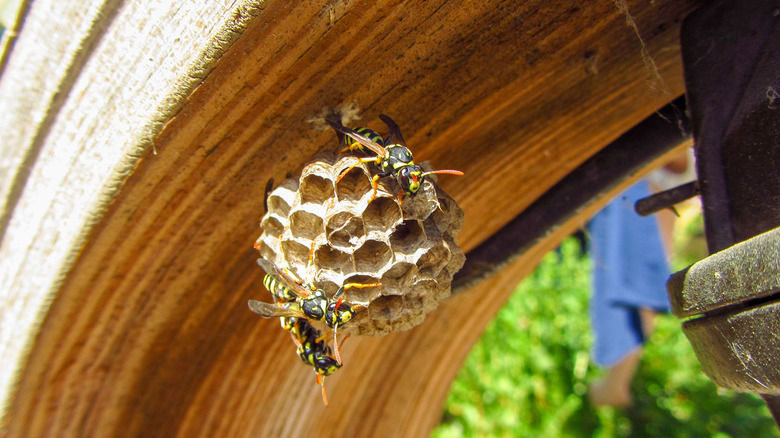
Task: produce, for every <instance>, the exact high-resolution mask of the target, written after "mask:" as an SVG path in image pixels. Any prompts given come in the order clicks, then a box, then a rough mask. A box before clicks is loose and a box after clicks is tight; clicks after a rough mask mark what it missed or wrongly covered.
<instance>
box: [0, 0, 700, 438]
mask: <svg viewBox="0 0 780 438" xmlns="http://www.w3.org/2000/svg"><path fill="white" fill-rule="evenodd" d="M83 3H84V2H70V3H63V2H57V6H56V7H54V5H53V4H48V3H47V2H43V1H41V2H34V3H33V5H32V6H31V8H30V11H29V13H28V18H27V21H26V23H27V24H26V25H25V26H24V27H23V28H22V29H21V33H20V36H19V38H18V40H17V41H16V42H15V44H14V45H13V46H12V50H13V52H12V53H11V54H10V57H9V58H8V62H7V64H6V66H5V69H4V71H3V72H2V73H3V75H2V77H0V105H2V108H3V113H2V115H0V117H2V120H3V125H4V126H6V127H8V129H9V134H8V135H4V137H5V138H3V139H2V140H1V141H2V142H3V143H2V147H1V148H0V150H2V153H3V157H4V160H5V159H6V158H5V157H14V158H13V160H9V161H5V162H4V163H3V164H4V166H3V167H2V168H1V169H0V170H2V174H0V176H2V179H0V181H2V183H3V185H2V186H1V187H0V188H2V189H3V190H2V196H3V197H4V205H5V211H6V212H7V213H6V214H5V215H4V218H5V219H4V222H3V224H2V225H3V229H2V231H3V241H2V246H0V261H1V262H0V263H2V276H1V277H0V290H1V291H2V293H3V295H2V297H0V299H2V304H3V310H2V320H1V321H2V332H3V333H2V342H3V346H2V348H3V350H2V354H3V357H2V358H3V361H4V362H5V366H6V368H4V369H3V373H4V374H3V383H4V384H5V385H9V382H10V372H7V371H6V370H7V369H8V366H9V364H11V366H14V365H18V366H19V371H18V382H15V384H14V385H12V386H6V388H5V390H6V395H9V396H10V398H9V404H8V407H7V413H6V415H5V417H4V418H5V419H4V423H3V428H4V430H3V432H5V433H6V434H7V435H9V436H41V435H58V436H90V435H100V436H106V435H125V436H148V435H160V436H172V435H181V436H193V435H200V436H244V435H247V436H291V435H301V434H305V433H312V434H314V433H315V432H316V433H317V434H318V435H333V436H339V435H353V434H354V435H367V434H369V433H372V432H373V433H376V434H378V435H402V434H403V435H407V436H408V435H426V434H427V433H428V431H429V430H430V428H431V427H433V426H434V425H435V424H436V422H437V421H438V419H439V416H440V413H441V402H442V400H443V398H444V396H445V395H446V391H447V389H448V388H449V384H450V382H451V380H452V378H453V376H454V375H455V373H456V372H457V370H458V368H459V367H460V364H461V362H462V359H463V357H464V356H465V354H466V353H467V352H468V350H469V348H470V346H471V344H472V343H473V341H474V340H475V339H476V337H477V336H478V334H479V333H480V332H481V330H482V328H483V327H484V325H485V323H486V322H487V321H488V320H489V319H490V317H491V316H492V315H493V314H494V313H495V311H496V310H497V309H498V308H499V307H500V306H501V304H502V303H503V301H504V300H505V298H506V296H507V294H508V291H509V290H510V289H511V288H512V286H513V285H514V284H515V283H516V282H517V281H518V280H519V279H520V277H522V275H524V274H525V273H527V272H528V270H529V269H530V268H531V267H532V266H533V264H535V262H536V261H537V260H538V259H539V257H540V255H541V254H542V253H543V251H544V250H546V249H549V248H551V247H552V246H553V244H554V242H555V241H556V240H557V239H559V238H560V236H561V235H562V233H563V232H565V231H566V230H568V229H571V226H573V224H574V223H572V224H570V226H568V227H563V228H562V229H561V230H559V232H558V233H557V234H556V235H554V236H551V237H550V238H548V239H547V240H545V241H544V242H543V243H542V244H540V245H539V246H538V247H536V248H534V249H533V250H532V251H530V252H529V253H528V254H527V255H526V256H524V257H522V258H521V259H520V260H518V261H517V262H515V263H514V264H513V265H512V266H511V267H510V268H508V269H507V270H506V271H505V272H504V273H503V274H501V275H500V276H498V277H495V278H494V279H491V280H489V281H488V282H485V283H482V284H481V285H479V286H477V287H475V288H474V289H473V290H472V291H470V292H467V293H464V294H462V295H460V296H458V297H455V298H453V299H451V300H450V301H449V302H447V303H446V304H444V305H442V306H441V308H440V310H438V311H437V312H436V313H435V316H434V317H433V318H431V320H430V321H427V322H426V323H425V324H424V325H423V326H420V327H418V328H416V329H414V330H412V331H409V332H405V333H399V334H394V335H390V336H387V337H384V338H377V339H373V338H366V339H353V340H350V341H349V342H348V344H347V345H346V347H345V350H344V354H343V355H344V360H345V366H344V368H343V369H342V370H340V371H339V372H338V373H336V374H335V375H334V376H332V377H329V378H328V379H327V387H328V390H329V397H330V399H331V406H330V407H329V408H327V409H325V408H324V407H323V406H321V400H320V399H319V388H318V387H317V386H316V385H315V384H314V376H313V375H312V373H311V371H310V370H308V369H307V368H305V367H303V366H302V365H301V364H300V361H299V359H297V358H296V357H295V355H294V354H293V352H292V345H291V342H290V340H289V339H288V338H287V336H286V335H284V333H282V332H281V331H280V330H279V328H278V324H277V323H276V322H275V321H265V320H261V319H259V318H256V317H255V315H253V314H252V313H251V312H249V311H248V310H247V308H246V301H247V299H250V298H259V297H263V296H265V295H263V294H265V292H264V290H263V287H262V286H261V281H260V280H261V274H262V271H261V270H260V269H259V268H257V267H256V265H255V264H254V259H255V257H256V253H255V251H254V250H253V249H252V243H253V242H254V240H255V238H256V237H257V235H258V234H259V230H258V228H257V222H258V218H259V217H260V215H261V214H262V197H263V189H264V187H265V182H266V181H267V180H268V178H270V177H274V178H276V179H277V180H280V179H281V178H282V177H283V176H284V175H285V173H287V172H288V171H289V172H293V173H294V172H296V171H297V170H298V169H299V168H300V166H301V165H302V163H303V162H304V161H305V160H306V159H307V158H308V157H309V156H311V155H312V154H313V153H315V152H316V151H318V150H321V149H322V148H325V147H332V146H333V139H334V136H333V134H332V132H320V131H316V130H314V129H313V128H312V125H311V124H310V123H308V122H307V121H308V120H309V119H311V118H312V117H314V116H316V115H317V114H318V113H320V111H321V110H322V109H323V108H333V107H340V106H343V105H345V104H354V105H355V106H356V107H357V108H358V109H359V110H360V115H361V116H362V120H361V123H363V124H368V125H370V126H376V114H378V113H379V112H384V113H387V114H390V115H392V116H393V117H394V118H395V119H396V121H398V122H399V124H400V125H401V127H402V129H403V130H404V134H405V137H406V139H407V141H408V143H409V144H410V146H411V147H412V149H413V150H414V151H415V156H416V158H417V159H418V160H426V159H430V160H432V162H433V163H434V165H435V166H437V167H446V168H457V169H461V170H464V171H465V172H466V174H467V176H466V177H461V178H458V177H446V176H445V177H442V178H441V179H440V181H441V183H442V186H443V187H444V188H445V189H446V190H447V191H448V192H449V193H450V194H451V195H452V196H453V197H454V198H455V199H457V200H458V201H459V202H460V204H461V206H462V207H463V208H464V210H465V212H466V225H465V227H464V229H463V231H462V233H461V235H460V238H459V243H460V244H461V246H462V247H463V248H464V249H465V250H468V249H470V248H473V247H474V246H475V245H477V244H478V243H479V242H481V241H482V240H484V239H485V238H486V237H487V236H489V235H490V234H491V233H492V232H494V231H495V230H497V229H498V228H500V227H501V226H502V225H503V224H505V223H506V222H507V221H508V220H509V219H511V218H512V217H513V216H515V215H516V214H517V213H518V212H520V211H522V210H523V208H525V207H526V206H527V205H529V204H530V203H531V202H533V200H534V199H536V198H537V197H538V196H539V195H541V194H542V193H544V191H545V190H546V189H547V188H549V187H551V186H552V185H553V184H555V182H557V181H558V180H559V179H560V178H561V177H563V176H564V175H566V174H567V173H568V172H569V171H571V170H572V169H573V168H575V167H576V166H577V165H578V164H579V163H581V162H582V161H584V160H585V159H586V158H587V157H589V156H590V155H592V154H593V153H595V152H596V151H598V150H599V149H600V148H602V147H603V146H604V145H606V144H607V143H608V142H609V141H611V140H613V139H614V138H616V137H617V136H618V135H619V134H621V133H622V132H624V131H625V130H627V129H628V128H630V127H631V126H633V125H634V124H636V123H637V122H639V121H640V120H642V119H643V118H644V117H646V116H647V115H648V114H650V113H652V112H653V111H655V110H656V109H657V108H659V107H661V106H662V105H663V104H665V103H666V102H668V101H669V100H671V99H672V98H673V97H675V96H677V95H679V94H680V93H681V92H682V91H683V85H682V72H681V63H680V56H679V46H678V41H677V39H678V35H677V32H678V27H679V22H680V20H681V18H682V17H683V16H684V15H685V14H687V13H688V12H689V11H690V10H692V9H693V8H694V7H695V6H696V4H697V3H698V2H697V1H693V0H690V1H672V0H657V1H655V2H653V3H652V4H650V3H647V2H630V3H629V4H628V5H627V6H628V11H630V13H631V16H632V19H633V23H635V25H636V28H637V29H638V30H639V32H640V33H641V36H642V39H643V40H642V42H640V40H639V39H638V38H637V35H636V34H635V32H634V29H633V28H632V27H631V26H629V25H628V24H627V21H626V17H625V15H624V14H623V12H622V11H621V10H620V8H618V7H617V6H620V5H623V3H622V2H612V1H602V2H600V3H598V4H588V5H587V6H585V5H582V4H581V3H580V2H574V1H559V2H546V1H531V2H522V3H517V2H490V3H485V2H465V3H464V2H440V1H436V2H430V1H429V2H414V3H413V4H407V3H405V4H399V3H398V2H394V1H380V2H377V3H374V4H369V3H364V2H350V1H346V2H334V3H314V2H283V1H268V2H262V3H259V4H257V5H255V4H254V2H224V3H220V4H217V3H215V2H210V3H209V5H208V8H206V7H204V6H199V3H197V2H193V3H187V4H183V5H179V6H178V7H177V8H175V9H170V10H166V9H164V8H160V9H159V10H158V9H155V8H154V7H149V6H148V2H132V1H127V2H108V1H107V2H97V1H94V2H91V3H90V4H89V5H84V4H83ZM253 6H256V7H253ZM47 9H48V11H47ZM36 14H37V15H36ZM36 17H37V18H36ZM58 20H59V21H58ZM63 20H64V21H63ZM55 23H62V25H61V27H57V26H45V25H46V24H55ZM36 24H37V26H36ZM69 26H70V27H69ZM74 33H75V35H74ZM239 34H240V36H239ZM74 38H75V39H74ZM57 41H60V42H62V44H65V43H66V42H69V41H81V43H79V44H77V45H76V46H75V47H74V48H72V51H71V52H67V53H66V54H68V53H70V55H69V56H66V57H64V58H56V57H57V54H58V53H59V54H61V53H62V50H61V48H60V46H58V45H57ZM643 44H644V45H645V46H646V49H647V53H649V55H650V56H651V57H652V61H653V63H654V64H648V63H647V62H646V61H648V59H647V58H643V57H642V48H643ZM223 51H224V53H222V52H223ZM51 57H54V58H56V59H60V63H57V62H54V61H52V58H51ZM40 58H42V59H43V60H41V59H40ZM56 59H55V60H56ZM214 60H216V63H214V62H213V61H214ZM58 66H59V67H58ZM212 67H213V70H210V69H211V68H212ZM656 69H657V70H656ZM656 73H657V75H656ZM52 75H53V76H54V79H56V81H55V82H54V83H53V85H50V86H35V84H45V83H47V82H46V80H49V79H52ZM201 80H202V82H201ZM30 83H32V85H29V84H30ZM24 84H26V85H27V88H23V87H22V85H24ZM196 84H199V85H198V87H197V89H195V90H194V92H192V94H190V95H189V96H188V97H186V100H183V99H184V97H183V96H187V95H188V94H189V91H190V90H191V89H192V87H193V86H194V85H196ZM171 116H173V117H172V118H171ZM169 119H170V120H169ZM166 120H169V121H168V123H167V124H166V125H165V126H164V128H163V129H162V130H161V131H160V129H159V127H160V126H161V125H162V123H163V122H165V121H166ZM158 132H159V134H158ZM152 138H154V142H153V144H154V147H155V148H156V150H157V154H156V155H154V154H152V151H151V146H150V145H151V144H152V143H151V142H150V141H151V139H152ZM6 154H10V155H6ZM137 157H141V158H142V159H140V160H138V159H137ZM63 163H65V164H64V165H63ZM20 181H21V182H23V184H21V183H20ZM120 184H122V186H121V189H120V190H118V191H117V190H116V189H117V187H118V186H119V185H120ZM60 273H61V275H60ZM24 342H28V343H29V346H30V348H29V349H25V348H24V345H23V344H24ZM9 359H10V360H9Z"/></svg>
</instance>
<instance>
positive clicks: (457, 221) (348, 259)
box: [256, 153, 465, 335]
mask: <svg viewBox="0 0 780 438" xmlns="http://www.w3.org/2000/svg"><path fill="white" fill-rule="evenodd" d="M355 159H356V157H355V155H339V156H338V157H336V156H334V155H333V154H332V153H331V154H322V155H318V156H317V157H315V158H314V159H313V160H312V161H311V162H310V163H309V164H308V165H306V166H305V168H304V169H303V171H302V173H301V177H300V181H296V180H294V179H287V180H285V181H284V182H283V183H282V184H280V185H279V187H277V188H276V189H274V190H273V191H272V192H271V193H270V195H269V197H268V212H267V213H266V214H265V216H263V219H262V221H261V226H262V228H263V233H262V234H261V235H260V237H259V238H258V240H257V244H256V247H257V248H259V250H260V253H261V256H262V257H263V258H265V259H266V260H269V261H271V262H273V263H274V264H276V265H277V266H279V267H280V268H285V267H286V268H287V269H289V270H291V271H292V272H293V273H295V274H296V275H297V276H298V277H299V278H300V279H301V280H303V281H304V282H305V283H307V284H310V283H312V282H313V283H314V285H315V286H316V287H318V288H320V289H323V290H324V291H325V293H326V294H327V296H328V297H332V296H333V294H334V293H335V292H336V291H337V290H338V288H339V287H340V286H341V285H342V284H345V283H376V282H381V283H382V286H381V287H370V288H363V289H358V288H351V289H348V290H347V291H346V293H345V302H347V303H349V304H351V305H355V304H360V305H363V306H365V307H366V308H364V309H360V310H359V311H358V313H357V316H356V317H355V319H353V320H352V321H351V322H350V323H348V324H346V325H345V326H344V327H343V329H342V328H339V333H342V332H343V333H346V332H352V333H357V334H361V335H383V334H387V333H390V332H392V331H397V330H407V329H410V328H412V327H414V326H415V325H417V324H420V323H421V322H422V321H423V320H424V319H425V315H427V314H428V313H429V312H431V311H432V310H434V309H435V308H436V306H437V304H438V302H439V300H441V299H443V298H446V297H447V296H449V294H450V283H451V281H452V276H453V275H454V274H455V272H457V271H458V270H459V269H460V268H461V267H462V266H463V262H464V261H465V256H464V255H463V251H461V249H460V248H459V247H458V246H457V245H456V244H455V241H454V237H455V235H456V234H457V233H458V231H459V230H460V228H461V225H462V224H463V210H461V209H460V207H458V205H457V204H456V203H455V201H453V200H452V198H450V197H449V196H448V195H447V194H446V193H444V192H443V191H442V190H441V189H440V188H439V187H438V186H437V185H436V184H434V183H433V182H432V180H431V178H430V177H426V179H425V182H424V184H423V187H422V189H421V190H420V191H419V192H418V193H417V195H416V196H415V197H409V196H404V197H403V203H402V205H401V204H400V203H399V200H398V185H397V183H396V181H395V179H394V178H392V177H387V178H383V179H381V180H380V181H379V190H378V192H377V197H376V199H374V200H373V201H371V202H369V200H370V199H371V194H372V188H371V176H373V175H374V174H375V173H376V172H377V169H376V166H373V165H364V164H361V165H359V166H357V167H355V168H354V169H352V170H351V171H350V172H349V173H347V174H346V175H344V177H343V178H342V179H341V180H340V181H339V182H338V183H337V182H336V180H337V179H338V176H339V175H340V174H341V172H342V170H344V169H346V168H348V167H349V166H350V165H351V164H353V163H354V162H355ZM423 166H424V164H423ZM311 251H313V252H311ZM310 254H312V255H313V256H312V257H311V258H310Z"/></svg>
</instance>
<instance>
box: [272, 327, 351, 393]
mask: <svg viewBox="0 0 780 438" xmlns="http://www.w3.org/2000/svg"><path fill="white" fill-rule="evenodd" d="M282 327H284V328H285V329H286V330H287V331H289V332H290V335H291V336H292V338H293V342H295V345H296V346H297V347H298V349H297V353H298V356H299V357H300V358H301V360H302V361H303V363H305V364H307V365H310V366H311V367H313V368H314V371H315V372H316V373H317V384H318V385H320V386H322V401H323V402H324V403H325V406H327V405H328V397H327V395H326V394H325V377H326V376H329V375H331V374H333V373H335V372H336V370H338V369H339V368H341V362H340V361H338V360H336V359H334V358H333V357H332V356H331V355H330V352H331V351H330V347H329V346H328V345H327V344H325V342H324V341H323V338H324V337H323V336H320V333H319V331H318V330H317V329H316V328H314V327H313V326H312V325H311V324H310V323H309V321H308V320H307V319H305V318H296V317H285V318H282Z"/></svg>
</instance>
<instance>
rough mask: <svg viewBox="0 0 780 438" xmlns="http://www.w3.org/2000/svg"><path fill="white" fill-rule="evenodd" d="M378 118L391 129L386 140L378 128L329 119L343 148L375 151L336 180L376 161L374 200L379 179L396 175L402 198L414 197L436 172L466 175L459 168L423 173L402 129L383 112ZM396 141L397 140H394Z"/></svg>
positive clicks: (347, 169) (373, 185)
mask: <svg viewBox="0 0 780 438" xmlns="http://www.w3.org/2000/svg"><path fill="white" fill-rule="evenodd" d="M379 118H380V119H382V121H383V122H385V124H386V125H387V127H388V129H389V130H390V134H388V136H387V138H386V139H382V137H381V136H380V135H379V134H377V133H376V132H375V131H373V130H370V129H368V128H355V129H349V128H347V127H346V126H344V125H342V124H341V123H340V122H338V121H335V120H326V121H327V122H328V124H330V126H332V127H333V129H335V130H336V135H337V136H338V138H339V143H340V144H342V145H343V146H345V147H344V148H343V149H342V151H345V150H356V149H360V150H366V149H367V150H370V151H371V152H373V153H375V154H376V156H375V157H368V158H360V159H358V160H357V161H356V162H355V163H354V164H352V165H351V166H349V167H348V168H346V169H344V171H342V173H341V175H339V177H338V179H336V182H338V181H340V180H341V178H343V177H344V175H346V174H347V173H349V171H350V170H352V169H354V168H355V167H356V166H358V165H359V164H360V163H374V164H376V165H377V166H378V167H379V171H380V173H378V174H376V175H374V177H373V178H372V179H371V187H372V189H373V193H372V195H371V201H373V200H374V198H376V193H377V181H378V180H379V179H380V178H385V177H387V176H392V175H395V177H396V180H397V181H398V186H399V187H400V191H399V193H398V197H399V199H401V196H402V195H404V194H406V195H407V196H414V195H416V194H417V192H418V191H419V190H420V187H422V183H423V181H424V179H425V177H426V176H427V175H431V174H435V173H446V174H449V175H463V172H461V171H459V170H434V171H431V172H424V171H423V169H422V168H421V167H420V166H419V165H417V164H415V163H414V159H413V158H412V152H411V151H410V150H409V148H407V147H406V142H405V141H404V138H403V135H401V129H400V128H399V127H398V125H397V124H396V123H395V122H394V121H393V119H391V118H390V117H388V116H386V115H384V114H380V115H379ZM393 140H397V142H393Z"/></svg>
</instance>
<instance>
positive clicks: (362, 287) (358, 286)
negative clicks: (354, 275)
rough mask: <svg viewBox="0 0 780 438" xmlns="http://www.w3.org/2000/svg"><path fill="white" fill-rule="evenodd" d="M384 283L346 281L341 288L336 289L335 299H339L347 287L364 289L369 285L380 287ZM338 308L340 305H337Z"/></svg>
mask: <svg viewBox="0 0 780 438" xmlns="http://www.w3.org/2000/svg"><path fill="white" fill-rule="evenodd" d="M381 285H382V283H345V284H343V285H341V287H340V288H339V290H337V291H336V293H335V294H334V295H333V299H339V298H341V296H342V295H344V292H346V290H347V289H351V288H353V287H354V288H355V289H364V288H367V287H379V286H381ZM336 308H338V305H337V306H336Z"/></svg>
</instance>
